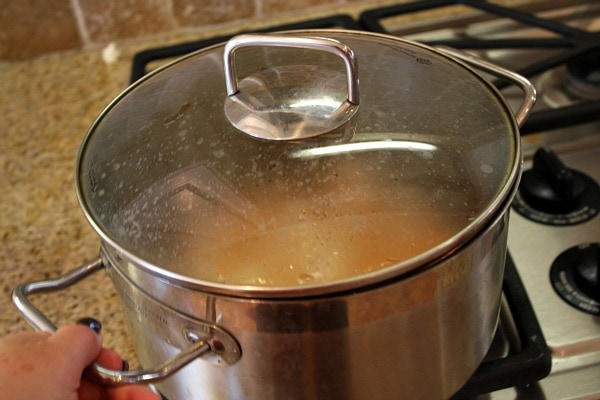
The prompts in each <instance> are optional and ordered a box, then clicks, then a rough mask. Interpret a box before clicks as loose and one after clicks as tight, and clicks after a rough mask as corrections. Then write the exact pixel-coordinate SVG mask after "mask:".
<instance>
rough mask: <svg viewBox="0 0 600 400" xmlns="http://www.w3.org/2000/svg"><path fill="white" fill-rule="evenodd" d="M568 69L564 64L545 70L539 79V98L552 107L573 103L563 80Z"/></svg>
mask: <svg viewBox="0 0 600 400" xmlns="http://www.w3.org/2000/svg"><path fill="white" fill-rule="evenodd" d="M566 75H567V69H566V67H564V66H561V67H558V68H555V69H552V70H549V71H546V72H544V73H543V74H542V75H541V76H540V79H539V81H538V94H539V99H541V100H542V101H543V102H544V103H546V104H547V105H548V106H549V107H552V108H561V107H565V106H568V105H571V104H573V102H574V100H573V98H572V97H571V96H570V95H569V93H567V92H566V91H565V88H564V86H563V82H564V81H565V79H566Z"/></svg>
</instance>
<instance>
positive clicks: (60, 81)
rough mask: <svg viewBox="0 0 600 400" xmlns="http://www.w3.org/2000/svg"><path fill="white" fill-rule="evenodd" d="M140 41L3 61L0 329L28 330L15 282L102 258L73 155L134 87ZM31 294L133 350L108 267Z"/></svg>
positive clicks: (61, 315)
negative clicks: (67, 285)
mask: <svg viewBox="0 0 600 400" xmlns="http://www.w3.org/2000/svg"><path fill="white" fill-rule="evenodd" d="M134 48H135V46H128V47H124V48H123V49H121V55H120V57H119V58H118V60H117V61H116V62H114V63H112V64H108V63H106V62H104V61H103V59H102V51H101V50H100V49H99V50H97V51H83V52H73V53H60V54H53V55H49V56H44V57H40V58H36V59H31V60H26V61H19V62H2V63H0V93H1V94H0V136H1V142H0V143H1V144H0V146H1V147H0V148H1V151H0V174H1V175H0V176H1V178H0V238H1V245H0V274H1V276H2V282H1V284H0V285H1V288H2V297H1V298H0V309H1V310H2V313H0V336H4V335H6V334H8V333H11V332H17V331H23V330H28V329H31V327H29V326H28V324H27V323H26V322H25V321H24V319H23V318H22V317H21V316H20V315H19V313H18V312H17V311H16V309H15V307H14V306H13V305H12V303H11V291H12V290H13V288H14V287H15V286H17V285H18V284H21V283H24V282H30V281H33V280H40V279H47V278H50V277H56V276H58V275H61V274H63V273H65V272H67V271H69V270H70V269H72V268H74V267H76V266H78V265H80V264H81V263H83V262H85V261H87V260H90V259H93V258H95V257H97V256H98V253H99V239H98V237H97V235H96V234H95V232H94V231H93V230H92V228H91V227H90V225H88V223H87V221H86V220H85V218H84V216H83V213H82V212H81V209H80V207H79V204H78V201H77V197H76V194H75V184H74V174H75V160H76V158H77V152H78V148H79V145H80V143H81V141H82V139H83V136H84V135H85V133H86V130H87V128H88V127H89V125H90V124H91V122H92V121H93V120H94V118H95V117H96V116H97V115H98V114H99V113H100V111H101V110H102V109H103V108H104V106H105V105H106V104H107V103H108V102H109V101H110V100H111V99H112V98H113V97H115V96H116V95H117V94H118V93H119V92H120V91H121V90H123V89H124V88H125V87H126V86H127V84H128V79H129V69H130V66H131V54H133V52H134V51H135V50H134ZM32 299H33V300H34V302H35V304H36V305H38V306H39V308H40V309H41V310H42V311H43V312H44V313H45V314H46V315H47V316H48V317H49V318H50V320H52V321H54V322H55V323H56V324H57V325H61V324H65V323H69V322H74V321H75V320H77V319H78V318H80V317H84V316H93V317H95V318H97V319H99V320H101V321H102V322H103V324H104V333H105V335H104V336H105V343H106V344H107V345H108V346H110V347H114V348H116V349H117V350H118V351H119V352H121V353H122V354H123V355H124V356H125V357H127V358H132V357H133V351H132V348H131V345H130V343H129V341H128V339H127V334H126V328H125V323H124V319H123V316H122V312H121V309H120V304H119V301H118V299H117V297H116V292H115V290H114V288H113V286H112V284H111V282H110V280H109V279H108V277H107V276H106V275H105V274H103V273H98V274H96V275H94V276H92V277H90V278H89V279H86V280H84V281H82V282H81V283H79V284H77V285H76V286H75V287H73V288H72V289H68V290H64V291H61V292H59V293H56V294H47V295H46V294H44V295H37V296H35V297H32Z"/></svg>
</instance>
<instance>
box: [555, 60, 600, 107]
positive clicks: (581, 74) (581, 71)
mask: <svg viewBox="0 0 600 400" xmlns="http://www.w3.org/2000/svg"><path fill="white" fill-rule="evenodd" d="M564 87H565V89H566V90H567V91H568V92H569V93H570V94H572V95H573V96H575V97H577V98H580V99H582V100H598V99H600V50H594V51H590V52H588V53H586V54H584V55H582V56H579V57H576V58H574V59H573V60H571V61H569V62H568V63H567V73H566V77H565V81H564Z"/></svg>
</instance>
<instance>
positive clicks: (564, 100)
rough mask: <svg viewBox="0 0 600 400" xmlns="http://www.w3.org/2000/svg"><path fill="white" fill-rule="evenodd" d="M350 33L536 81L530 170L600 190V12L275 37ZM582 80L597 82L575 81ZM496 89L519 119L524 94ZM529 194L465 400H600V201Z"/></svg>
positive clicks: (449, 2) (449, 15)
mask: <svg viewBox="0 0 600 400" xmlns="http://www.w3.org/2000/svg"><path fill="white" fill-rule="evenodd" d="M340 27H341V28H347V29H366V30H370V31H375V32H382V33H388V34H393V35H398V36H402V37H404V38H407V39H411V40H417V41H421V42H424V43H426V44H429V45H432V46H435V45H447V46H451V47H455V48H460V49H463V50H465V51H469V52H472V53H474V54H476V55H477V56H479V57H481V58H483V59H486V60H488V61H491V62H493V63H496V64H498V65H500V66H503V67H505V68H507V69H510V70H513V71H515V72H519V73H521V74H522V75H524V76H526V77H528V78H529V79H530V80H531V81H532V83H534V85H535V86H536V88H537V90H538V102H537V104H536V105H535V107H534V109H533V113H532V114H531V115H530V117H529V119H528V120H527V121H526V122H525V124H524V126H523V127H521V134H522V144H523V151H524V171H529V170H530V169H531V168H532V166H533V164H534V160H535V163H536V168H535V171H542V173H544V172H543V171H545V170H547V169H550V170H554V169H556V168H555V167H556V164H557V163H558V164H560V165H559V167H558V169H559V170H561V171H562V169H561V168H562V167H566V168H567V169H572V170H574V171H575V172H573V174H575V175H577V176H579V175H580V174H584V175H585V176H586V177H587V178H585V179H590V180H591V181H593V182H595V183H596V184H597V183H600V169H599V166H600V77H599V76H600V32H599V30H600V2H597V1H595V0H583V1H582V0H541V1H535V2H531V4H527V5H524V6H520V7H518V8H508V7H503V6H499V5H495V4H493V3H490V2H484V1H480V0H424V1H416V2H410V3H402V4H398V5H394V6H389V7H385V8H377V9H373V10H367V11H366V12H364V13H363V14H362V15H361V16H360V18H359V19H358V20H356V19H354V18H352V17H349V16H347V15H334V16H331V17H327V18H322V19H318V20H311V21H301V22H298V23H296V24H291V25H285V26H273V27H271V28H269V29H266V30H265V31H277V30H289V29H307V28H340ZM235 33H237V32H232V34H231V35H225V36H219V37H215V38H211V39H208V40H201V41H198V42H189V43H182V44H180V45H177V46H173V47H168V48H159V49H150V50H148V51H145V52H142V53H139V54H138V55H136V57H135V59H134V64H133V68H132V77H131V80H132V81H135V80H137V79H138V78H139V77H140V76H142V75H143V74H145V73H146V70H147V68H148V65H149V64H150V63H152V62H154V60H159V59H163V58H170V57H176V56H179V55H183V54H186V53H189V52H191V51H194V50H197V49H200V48H203V47H206V46H208V45H212V44H215V43H219V42H222V41H225V40H227V39H228V38H229V37H230V36H232V35H233V34H235ZM573 60H579V61H581V62H579V63H576V62H574V61H573ZM573 71H574V72H573ZM573 74H574V75H575V76H576V77H578V76H579V77H580V76H581V75H582V74H583V75H586V74H587V77H588V78H589V79H586V80H583V81H580V80H573V79H571V78H569V76H571V75H573ZM490 79H493V78H491V77H490ZM582 82H583V83H582ZM495 83H496V85H497V87H498V88H500V89H501V91H502V94H503V95H504V97H505V98H507V100H508V101H509V103H510V104H511V105H512V106H513V107H514V108H515V109H516V107H518V105H519V104H520V102H521V92H520V91H519V90H518V89H516V88H512V87H509V86H508V85H507V84H506V83H504V82H495ZM540 148H542V149H544V151H540ZM540 152H543V153H545V155H544V154H543V155H542V156H540V155H539V154H538V153H540ZM555 156H556V157H555ZM538 159H542V161H539V160H538ZM557 160H558V161H557ZM563 169H564V168H563ZM536 173H537V172H536ZM526 174H527V172H526ZM532 175H535V174H531V173H529V175H528V176H527V177H525V175H524V178H523V180H524V181H530V180H531V179H533V178H532ZM569 176H570V175H569ZM561 179H562V177H561V178H560V179H559V186H560V185H562V186H560V187H561V188H563V186H564V184H563V181H562V180H561ZM534 180H535V179H534ZM567 186H568V185H567ZM575 186H577V185H575ZM569 188H570V186H569ZM563 189H564V188H563ZM571 189H572V188H570V189H569V190H571ZM523 190H524V189H523ZM523 190H520V192H519V194H518V195H517V199H516V200H515V203H514V204H513V207H512V208H511V222H510V228H509V262H508V264H507V272H506V277H505V290H504V292H505V293H504V302H505V307H503V311H502V318H501V324H500V328H499V333H498V334H497V340H495V344H494V345H493V346H492V349H491V350H490V354H489V359H486V361H485V362H484V363H483V364H482V366H481V367H480V369H479V370H478V371H477V372H476V374H475V375H474V377H473V379H472V380H471V381H470V382H469V383H467V385H466V386H465V388H463V390H462V391H461V392H459V394H457V396H456V399H472V398H476V399H482V400H483V399H493V400H495V399H500V400H504V399H559V400H566V399H600V297H599V296H598V293H600V277H599V276H598V275H599V273H598V260H599V259H600V256H599V255H598V254H599V253H600V251H599V250H598V248H599V247H600V245H599V243H600V216H598V215H596V214H597V213H598V209H600V192H598V193H596V192H594V193H595V194H593V195H592V196H591V197H592V200H591V201H587V200H586V202H585V206H581V207H579V208H577V209H575V210H567V211H560V210H559V211H556V210H552V212H537V211H535V210H534V211H531V210H528V208H529V206H528V205H527V204H528V200H527V201H526V198H525V194H528V193H529V191H528V190H527V193H525V194H522V192H523ZM573 190H575V189H573ZM594 190H600V189H594ZM529 196H531V195H529ZM594 196H596V197H598V198H596V197H594ZM542 203H543V206H544V207H545V206H547V204H546V203H544V201H542ZM548 207H550V208H552V207H553V206H548ZM527 214H528V215H529V217H526V216H524V215H527ZM580 252H583V253H585V254H587V256H586V257H587V258H586V261H584V262H583V263H584V264H585V263H588V264H594V263H595V264H594V265H595V269H594V267H593V265H592V267H590V268H588V267H586V268H584V270H585V271H586V272H585V273H582V274H579V275H581V276H584V278H585V279H587V281H586V282H587V283H588V284H590V285H591V286H592V289H591V290H590V289H588V291H593V290H595V293H596V300H594V299H593V298H591V297H589V296H588V295H586V294H583V295H582V294H581V293H580V292H578V291H575V290H574V289H573V288H572V284H574V282H573V281H574V280H575V281H577V279H575V278H574V274H573V273H572V272H569V271H568V270H567V271H565V268H564V264H565V263H566V264H569V263H571V261H572V260H573V259H576V260H579V259H578V257H579V256H578V255H574V254H579V253H580ZM565 254H566V255H565ZM590 254H591V255H590ZM557 260H558V261H557ZM565 260H566V261H565ZM590 260H591V261H590ZM513 262H514V263H513ZM580 263H581V262H580ZM594 271H595V272H594ZM575 275H577V274H575ZM579 275H578V276H579ZM581 276H579V278H578V279H579V281H581V279H583V278H581ZM585 279H584V280H585ZM579 281H577V282H579ZM552 282H554V284H552ZM577 282H575V283H577ZM584 283H585V282H584ZM594 285H595V287H593V286H594ZM559 294H561V295H562V297H560V296H559ZM538 322H539V324H538ZM496 342H497V343H496ZM550 358H551V365H550V363H549V359H550ZM548 367H551V368H550V369H551V370H550V374H549V375H548V376H546V375H547V374H548ZM495 371H500V372H501V373H502V374H501V375H496V372H495ZM538 380H539V381H538ZM501 388H508V389H502V390H498V389H501ZM490 391H492V393H488V392H490ZM482 393H486V394H482Z"/></svg>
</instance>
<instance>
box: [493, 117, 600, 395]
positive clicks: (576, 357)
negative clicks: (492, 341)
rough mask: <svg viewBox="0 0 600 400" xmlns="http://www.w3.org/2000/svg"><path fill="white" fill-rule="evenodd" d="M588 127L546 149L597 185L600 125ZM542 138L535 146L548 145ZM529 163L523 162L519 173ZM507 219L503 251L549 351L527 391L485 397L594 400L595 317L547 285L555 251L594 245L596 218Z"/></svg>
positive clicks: (599, 379)
mask: <svg viewBox="0 0 600 400" xmlns="http://www.w3.org/2000/svg"><path fill="white" fill-rule="evenodd" d="M589 129H590V133H591V134H590V135H589V136H587V137H584V138H580V139H578V140H574V141H568V142H566V143H553V144H550V145H549V146H548V147H550V148H551V149H552V150H553V151H554V152H555V153H557V155H558V156H559V158H560V159H561V161H563V163H564V164H565V165H567V166H568V167H569V168H573V169H576V170H578V171H580V172H583V173H585V174H586V175H588V176H590V177H592V178H594V180H595V181H596V182H600V124H596V125H595V126H590V127H589ZM546 139H547V140H545V141H544V140H541V141H540V142H537V143H535V146H537V145H541V144H544V145H546V144H547V142H549V141H550V142H551V140H548V139H549V138H546ZM550 139H551V138H550ZM527 144H528V143H525V145H527ZM526 147H527V146H526ZM531 148H533V146H532V147H531ZM529 156H530V154H526V157H527V158H529ZM530 164H531V161H530V160H526V162H525V165H524V167H525V169H527V168H529V166H530ZM510 218H511V219H510V225H509V226H510V228H509V240H508V248H509V251H510V253H511V255H512V257H513V260H514V262H515V265H516V267H517V271H518V272H519V275H520V276H521V279H522V281H523V284H524V285H525V287H526V290H527V294H528V296H529V299H530V300H531V303H532V305H533V309H534V311H535V313H536V315H537V317H538V320H539V323H540V326H541V327H542V332H543V334H544V337H545V339H546V342H547V344H548V346H549V347H550V349H551V352H552V370H551V372H550V375H549V376H548V377H547V378H545V379H543V380H542V381H540V382H539V383H538V384H537V385H533V386H532V387H530V388H528V389H527V390H523V391H519V392H517V390H515V389H506V390H503V391H500V392H496V393H494V394H493V395H492V396H491V398H492V399H523V400H524V399H536V400H537V399H557V400H558V399H560V400H567V399H568V400H574V399H578V400H583V399H587V400H589V399H596V400H597V399H600V318H599V317H595V316H593V315H590V314H587V313H584V312H582V311H580V310H577V309H575V308H574V307H572V306H571V305H569V304H567V303H566V302H565V301H564V300H562V299H561V298H560V297H559V296H558V295H557V294H556V292H555V291H554V289H553V288H552V286H551V284H550V266H551V265H552V262H553V261H554V260H555V258H556V257H557V256H558V255H559V254H560V253H562V252H563V251H565V250H567V249H568V248H570V247H573V246H577V245H581V244H585V243H591V242H600V215H596V216H595V217H594V218H593V219H591V220H589V221H587V222H584V223H581V224H577V225H571V226H550V225H543V224H540V223H536V222H533V221H530V220H528V219H527V218H525V217H523V216H521V215H520V214H518V213H517V212H515V211H514V210H513V211H512V213H511V216H510ZM598 305H600V304H598Z"/></svg>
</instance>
